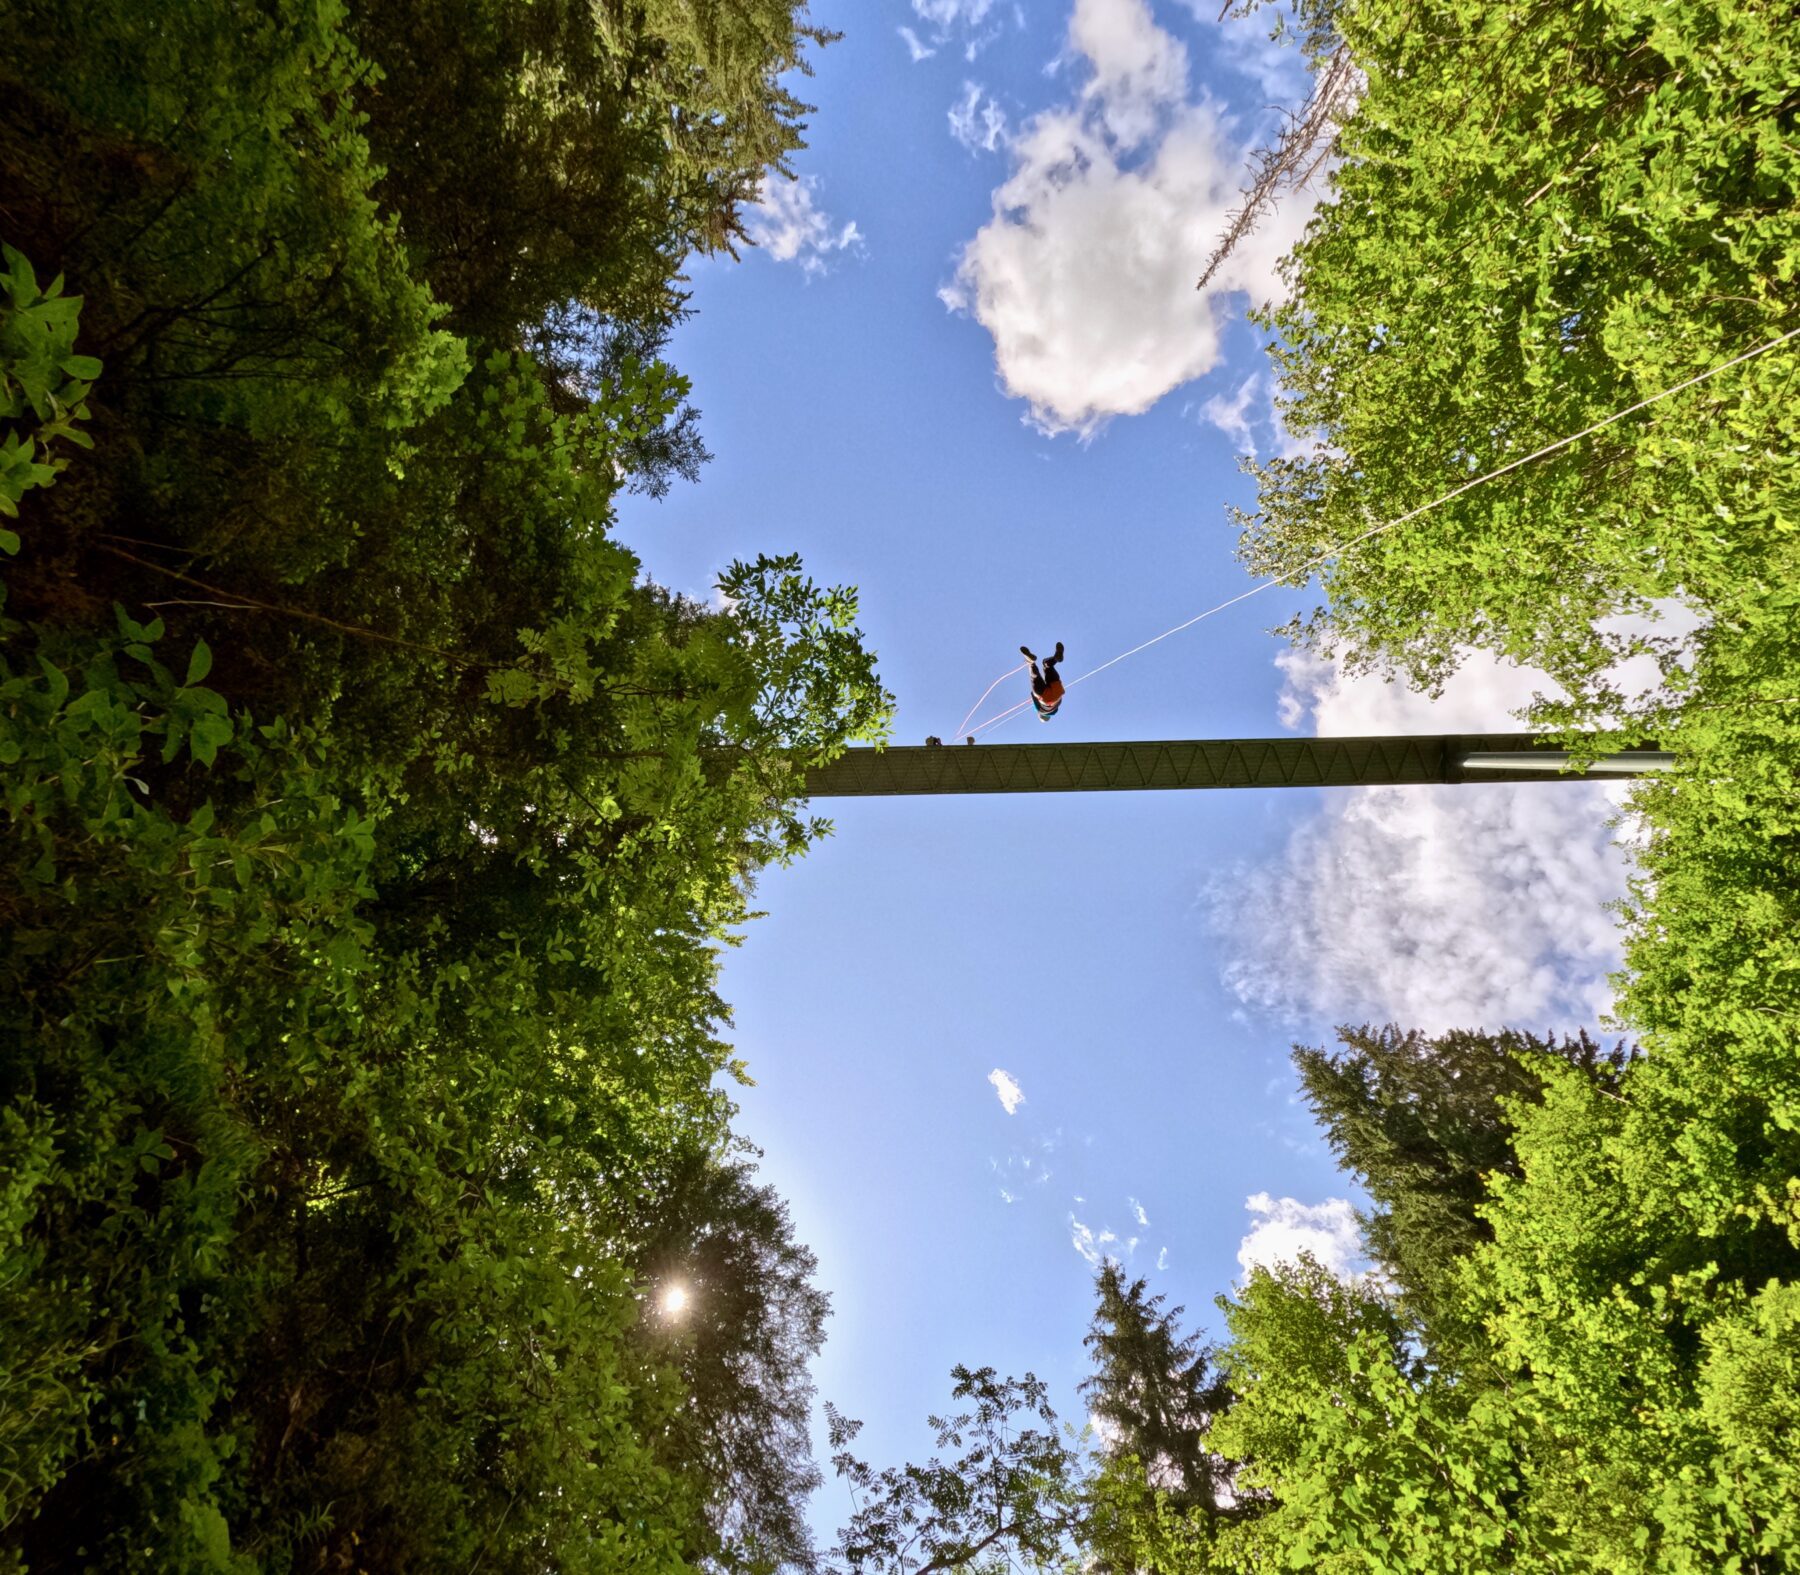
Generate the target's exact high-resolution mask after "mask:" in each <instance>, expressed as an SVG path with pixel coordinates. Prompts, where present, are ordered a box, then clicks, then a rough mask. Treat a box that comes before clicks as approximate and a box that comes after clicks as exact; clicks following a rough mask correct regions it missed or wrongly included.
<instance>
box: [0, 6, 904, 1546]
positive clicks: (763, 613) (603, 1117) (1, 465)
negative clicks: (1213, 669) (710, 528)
mask: <svg viewBox="0 0 1800 1575" xmlns="http://www.w3.org/2000/svg"><path fill="white" fill-rule="evenodd" d="M709 18H710V20H709ZM750 19H754V22H755V25H754V26H752V25H750ZM7 21H8V34H7V37H8V44H7V48H6V49H5V50H0V226H3V227H4V229H5V239H6V240H7V241H8V243H9V246H14V247H16V250H9V251H8V253H7V258H6V261H7V269H6V280H7V283H6V288H5V290H4V295H3V298H0V416H3V418H4V423H5V430H4V432H0V455H3V456H4V457H0V497H3V498H4V499H5V500H6V502H7V503H8V504H9V505H11V506H14V507H16V508H17V509H18V514H17V518H16V520H15V519H14V518H13V517H12V516H11V515H10V514H9V515H8V518H7V528H6V531H5V533H4V534H0V572H3V575H4V578H3V579H0V597H3V598H4V599H3V600H0V768H3V769H0V850H3V857H0V872H3V874H0V920H3V921H4V924H5V928H6V931H7V935H8V944H7V946H6V947H5V948H3V949H0V1000H3V1001H4V1002H5V1003H6V1009H5V1013H4V1017H3V1019H0V1394H3V1395H4V1396H5V1403H4V1405H3V1406H0V1569H5V1570H11V1569H16V1568H24V1567H28V1568H31V1569H33V1570H46V1571H59V1570H76V1569H92V1568H127V1567H129V1568H134V1569H146V1570H167V1571H171V1572H180V1575H190V1572H195V1571H218V1572H231V1575H248V1572H252V1571H265V1570H266V1571H270V1572H275V1571H283V1572H286V1571H310V1570H321V1571H323V1570H334V1569H348V1568H355V1569H361V1570H367V1571H371V1572H380V1571H401V1570H436V1569H457V1570H469V1569H476V1568H483V1567H485V1568H489V1569H506V1570H513V1569H516V1570H549V1569H556V1570H565V1571H580V1570H594V1571H600V1570H607V1571H612V1570H618V1569H621V1568H626V1567H629V1568H633V1569H642V1570H656V1571H660V1572H666V1575H675V1572H678V1571H679V1570H681V1569H683V1568H691V1567H693V1566H694V1565H696V1564H697V1563H700V1562H704V1561H707V1560H715V1561H718V1562H721V1563H734V1564H738V1565H742V1566H744V1567H746V1568H748V1567H758V1568H761V1567H767V1566H769V1565H771V1564H772V1563H775V1562H780V1561H781V1560H783V1559H789V1560H791V1561H798V1560H799V1559H800V1558H801V1557H802V1556H803V1553H804V1546H803V1541H802V1540H800V1537H799V1532H798V1524H799V1523H798V1521H797V1519H796V1518H795V1514H794V1512H793V1511H792V1509H791V1504H788V1503H781V1504H778V1503H777V1499H778V1497H779V1496H780V1495H781V1494H783V1493H786V1492H787V1491H788V1490H789V1489H790V1488H795V1489H798V1488H800V1487H803V1486H804V1485H805V1483H806V1482H808V1481H809V1480H810V1477H809V1475H808V1468H807V1466H806V1464H805V1460H804V1456H803V1454H802V1453H800V1452H799V1434H798V1432H797V1427H796V1422H795V1419H796V1417H797V1416H798V1415H799V1414H800V1411H801V1409H802V1408H803V1407H804V1401H805V1394H806V1390H805V1380H804V1374H803V1368H804V1362H805V1359H806V1357H807V1355H808V1354H809V1353H810V1352H811V1351H812V1350H813V1349H814V1348H815V1347H816V1344H817V1337H818V1321H819V1319H820V1317H822V1314H823V1304H822V1302H821V1301H820V1300H819V1299H818V1298H817V1297H816V1294H815V1293H813V1292H812V1291H811V1290H810V1287H809V1286H808V1284H807V1275H808V1273H809V1272H810V1268H811V1263H810V1259H809V1258H808V1257H807V1256H806V1255H805V1253H804V1250H803V1249H800V1248H798V1247H797V1246H795V1244H793V1242H792V1240H791V1236H790V1234H789V1232H788V1230H787V1226H786V1222H785V1219H783V1218H782V1217H781V1215H780V1212H779V1209H778V1207H777V1206H776V1204H775V1203H774V1201H773V1200H772V1199H770V1198H768V1197H767V1196H766V1195H765V1194H763V1193H761V1192H760V1191H759V1190H758V1189H756V1188H755V1187H754V1186H753V1185H751V1184H750V1183H749V1182H748V1180H747V1179H745V1178H744V1177H743V1175H742V1174H741V1173H740V1172H738V1171H735V1170H734V1169H733V1162H731V1161H728V1160H717V1161H716V1162H715V1163H714V1167H713V1171H708V1170H707V1168H706V1167H705V1166H700V1167H699V1168H698V1169H693V1168H691V1167H692V1164H693V1163H696V1162H694V1160H693V1157H694V1156H698V1155H714V1156H718V1155H723V1154H728V1153H729V1152H730V1150H729V1146H728V1142H729V1140H728V1137H727V1123H728V1121H729V1118H730V1115H731V1113H732V1111H731V1105H730V1101H729V1099H728V1097H727V1096H726V1094H725V1092H724V1091H723V1089H722V1088H721V1087H720V1086H717V1085H716V1080H717V1079H719V1077H720V1074H725V1075H726V1076H727V1077H729V1076H731V1075H742V1070H743V1069H742V1068H741V1066H740V1065H739V1064H738V1063H737V1062H735V1061H734V1060H733V1058H732V1055H731V1052H730V1049H729V1047H728V1046H727V1045H726V1044H725V1042H724V1041H723V1039H722V1037H721V1033H722V1025H723V1023H724V1021H725V1019H726V1017H727V1015H728V1014H727V1011H726V1007H725V1004H724V1003H723V1001H721V1000H720V999H719V997H718V994H717V990H716V980H717V964H718V952H719V949H720V947H721V946H722V945H724V944H726V943H727V941H728V940H729V938H730V935H731V932H732V930H733V928H734V927H735V926H736V925H738V924H739V923H741V922H742V921H743V920H744V919H745V918H746V917H747V916H748V912H749V907H748V893H749V888H750V883H751V881H752V880H753V878H754V875H755V872H756V870H757V869H758V868H759V867H761V866H763V865H765V864H767V863H768V862H770V861H774V860H782V859H787V858H791V857H793V856H795V855H797V854H798V853H799V852H801V851H802V850H803V849H804V848H805V847H806V845H807V844H808V842H809V841H810V840H811V838H812V837H813V836H815V835H816V834H818V833H819V832H820V831H821V830H822V829H823V826H822V823H820V822H817V821H814V820H812V819H810V818H809V817H808V816H807V815H806V814H805V812H804V807H803V805H802V804H801V802H800V801H799V800H798V799H797V797H796V792H795V790H796V785H797V783H798V781H799V776H798V765H797V762H799V761H802V760H808V759H816V758H823V757H828V756H830V755H831V754H832V753H833V752H834V751H836V750H838V749H841V748H842V747H843V746H844V744H845V743H846V742H847V741H848V740H849V739H850V738H851V737H853V736H865V737H875V736H878V735H879V734H880V733H881V731H882V730H883V728H884V726H885V718H886V716H887V713H888V710H889V707H890V701H889V698H888V697H887V696H886V695H885V693H884V692H883V691H882V690H881V688H880V685H879V683H878V682H877V681H876V679H875V675H874V669H873V665H872V661H871V659H870V657H869V655H868V653H867V652H866V651H865V650H864V649H863V646H862V642H861V638H860V635H859V634H858V632H857V630H856V627H855V620H856V610H855V597H854V593H853V592H851V591H849V590H847V589H833V588H828V587H820V586H818V585H815V584H814V583H813V582H811V581H810V580H809V579H807V577H806V575H805V574H804V572H803V570H802V569H801V567H800V565H799V563H798V561H797V560H795V559H792V558H767V557H758V558H753V559H751V560H750V561H747V562H744V563H739V564H733V565H729V566H727V567H726V568H725V569H724V570H723V571H722V572H721V574H720V577H719V588H720V591H721V593H722V595H721V605H720V606H711V605H707V604H702V603H699V602H696V601H694V600H691V599H689V598H686V597H682V596H679V595H676V594H673V593H671V592H669V591H666V590H664V589H662V588H660V587H658V586H655V585H653V584H651V583H648V582H647V581H646V580H645V578H644V576H643V574H642V572H641V568H640V565H639V563H638V561H637V559H636V557H635V556H634V555H633V554H632V553H631V552H630V550H629V549H628V548H627V547H625V546H624V545H622V544H621V543H619V542H618V541H617V540H616V539H614V536H613V526H614V508H613V503H614V498H615V496H616V494H617V493H618V492H619V490H620V489H621V488H623V487H627V486H630V485H633V484H639V485H642V486H644V487H645V488H646V489H647V490H651V491H655V490H657V489H658V488H659V487H661V486H664V485H666V484H667V481H668V479H669V477H670V476H672V475H680V474H687V473H689V472H691V471H692V470H693V469H694V468H695V467H696V466H697V464H698V462H699V460H700V458H701V457H702V456H703V450H702V449H701V448H700V446H699V442H698V437H697V435H696V433H695V432H694V428H693V417H692V412H691V409H690V408H689V407H688V406H687V404H686V398H685V396H686V392H687V388H686V384H685V382H684V380H682V379H681V378H680V377H679V376H678V375H677V374H676V373H675V372H674V371H673V369H671V368H670V367H668V366H667V365H665V364H664V363H662V362H661V361H660V360H659V359H657V357H658V355H659V353H660V350H661V347H662V346H663V344H664V343H665V340H666V334H667V330H668V326H669V324H670V322H671V321H672V319H673V314H674V313H675V312H676V311H677V310H678V309H679V294H678V290H677V288H676V285H677V280H676V270H677V269H678V268H679V266H680V264H681V260H682V258H683V257H684V256H685V255H687V254H688V253H689V252H690V251H691V250H692V249H693V248H694V247H695V246H697V245H714V244H721V241H720V237H729V235H730V234H731V233H732V227H733V225H734V223H735V216H734V215H735V208H734V204H735V203H737V202H738V201H740V200H741V199H742V197H743V195H744V193H746V192H747V191H748V190H749V189H751V187H753V185H754V183H755V181H756V180H757V179H759V178H760V174H761V168H762V161H763V160H764V158H765V157H768V156H779V155H780V153H781V152H783V151H784V150H786V149H788V148H791V147H793V146H795V145H796V143H795V138H796V135H797V115H798V110H799V106H798V105H796V104H795V103H794V102H793V101H792V100H791V99H789V98H787V97H786V96H785V95H783V94H782V93H780V92H779V91H777V90H776V89H775V88H774V86H773V83H774V81H775V77H776V76H777V75H778V74H780V73H781V72H783V71H785V70H787V69H789V68H790V67H792V66H793V65H794V64H795V61H796V59H797V51H798V49H799V47H800V45H801V43H802V42H803V41H804V40H805V39H807V38H810V37H812V36H814V35H813V34H812V33H811V32H810V30H809V29H808V28H807V26H806V24H805V22H804V19H803V15H802V14H801V13H800V12H799V11H798V10H797V9H796V8H794V7H791V6H789V7H781V6H772V5H767V4H760V5H755V6H749V7H725V8H721V9H720V10H719V11H718V12H717V13H716V14H715V13H714V12H713V11H711V10H710V9H709V8H704V7H701V8H694V7H689V6H686V5H680V6H671V7H667V8H659V7H656V6H650V7H647V8H642V9H632V10H629V11H628V12H621V13H618V14H616V15H611V16H609V15H607V14H606V13H605V11H604V8H602V9H601V10H600V11H598V12H597V11H596V10H595V9H593V8H591V7H588V6H585V5H581V6H575V5H560V4H551V5H549V6H539V5H532V4H524V3H516V4H515V3H501V0H494V3H492V4H477V3H469V4H456V3H449V0H446V3H444V4H441V5H439V4H432V3H427V0H421V3H419V4H402V5H398V6H394V7H386V6H373V5H370V6H356V7H350V6H344V5H341V4H337V3H335V0H325V3H322V4H315V3H311V0H306V3H301V0H256V3H239V0H207V3H200V4H193V5H185V6H178V7H142V6H130V5H123V4H118V3H116V0H74V3H71V4H67V5H62V4H58V5H49V4H39V3H35V0H26V3H25V4H23V5H22V6H15V7H13V8H12V10H11V12H10V13H9V15H8V19H7ZM715 65H716V66H717V67H718V68H719V74H716V75H715V74H714V72H713V68H714V66H715ZM771 117H772V118H771ZM771 150H773V152H771ZM21 255H22V256H23V257H25V258H29V259H30V262H31V264H34V265H35V268H36V272H35V275H34V274H33V273H32V271H31V268H30V267H28V266H26V264H25V263H24V262H23V261H21V260H20V258H21ZM59 274H60V275H62V276H63V287H62V289H61V290H60V292H59V290H58V288H57V287H56V285H55V284H54V283H53V282H49V281H52V280H53V279H54V276H56V275H59ZM540 345H541V346H542V347H543V348H544V352H545V353H544V356H543V357H542V358H540V357H539V356H538V355H537V354H535V353H534V347H537V346H540ZM82 436H91V437H92V439H93V443H94V447H93V449H92V451H91V453H87V454H78V453H75V452H74V451H73V449H71V448H70V447H69V445H71V444H78V443H79V440H80V438H81V437H82ZM64 459H69V460H71V461H72V462H71V463H69V464H68V465H67V466H66V467H65V468H62V469H60V470H59V469H58V468H57V466H58V464H59V463H60V462H61V461H62V460H64ZM15 527H16V528H15ZM714 1172H716V1173H714ZM664 1204H666V1205H667V1207H668V1209H669V1226H668V1228H669V1230H670V1231H672V1232H675V1236H672V1237H670V1238H669V1239H668V1242H667V1245H669V1246H671V1247H673V1246H675V1245H681V1246H682V1247H683V1248H684V1250H689V1251H691V1252H692V1253H693V1254H694V1255H695V1256H696V1258H697V1260H698V1261H701V1262H702V1263H710V1264H711V1266H712V1271H713V1272H715V1273H716V1274H717V1275H718V1276H720V1278H721V1283H722V1284H723V1285H725V1286H726V1287H727V1289H728V1290H729V1288H730V1287H731V1286H732V1285H733V1284H734V1283H735V1284H736V1286H737V1288H736V1290H733V1291H730V1295H731V1296H735V1297H736V1301H735V1304H734V1308H733V1310H732V1312H731V1313H730V1317H731V1319H732V1320H733V1321H732V1323H731V1325H730V1326H729V1327H727V1326H725V1325H723V1324H721V1325H720V1326H718V1327H716V1328H714V1329H712V1330H710V1331H709V1332H708V1333H707V1338H706V1339H705V1340H702V1341H699V1342H698V1343H696V1344H695V1345H694V1346H693V1347H692V1348H691V1349H690V1350H687V1351H685V1352H684V1351H683V1350H682V1349H681V1348H679V1347H678V1346H671V1345H668V1344H667V1343H664V1342H660V1341H659V1340H658V1339H657V1338H656V1337H655V1336H654V1331H652V1330H651V1329H650V1328H649V1327H648V1326H647V1325H646V1324H645V1322H644V1321H643V1317H642V1295H643V1290H644V1276H645V1275H646V1274H648V1273H649V1268H648V1265H647V1264H646V1263H645V1262H644V1261H642V1258H641V1255H642V1254H643V1253H645V1252H647V1251H649V1250H650V1248H651V1246H652V1245H653V1244H654V1243H655V1242H656V1241H657V1240H659V1239H661V1238H659V1237H657V1235H656V1231H655V1230H653V1229H652V1228H651V1224H652V1222H655V1221H657V1220H658V1219H659V1217H660V1212H659V1211H660V1210H661V1209H662V1207H663V1206H664ZM709 1211H712V1212H711V1213H710V1214H709ZM684 1233H685V1236H684V1239H683V1240H682V1241H679V1242H678V1241H677V1240H676V1237H682V1236H683V1235H684ZM757 1276H760V1280H758V1281H757V1283H755V1284H754V1285H752V1283H751V1282H752V1281H753V1280H754V1279H756V1277H757ZM688 1384H691V1385H692V1386H693V1389H692V1394H693V1396H694V1397H695V1398H694V1399H693V1400H692V1403H691V1404H690V1402H689V1399H688V1398H687V1397H688V1395H689V1390H688V1389H687V1387H686V1385H688ZM702 1422H704V1425H705V1426H706V1427H708V1428H710V1429H711V1432H710V1433H709V1434H707V1436H705V1437H702V1436H701V1423H702ZM721 1440H724V1442H721ZM759 1448H761V1449H762V1450H764V1451H765V1452H766V1454H767V1458H766V1459H756V1460H754V1461H752V1458H751V1457H752V1456H753V1455H754V1454H755V1453H756V1452H757V1450H758V1449H759Z"/></svg>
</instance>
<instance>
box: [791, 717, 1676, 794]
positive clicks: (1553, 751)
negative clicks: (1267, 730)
mask: <svg viewBox="0 0 1800 1575" xmlns="http://www.w3.org/2000/svg"><path fill="white" fill-rule="evenodd" d="M1521 754H1524V755H1529V756H1540V757H1542V759H1543V762H1544V764H1543V766H1542V767H1541V768H1533V767H1532V766H1530V764H1529V763H1522V762H1519V761H1517V760H1516V759H1514V760H1511V761H1507V760H1502V759H1497V758H1491V759H1489V760H1487V761H1483V759H1482V758H1481V757H1483V756H1488V757H1501V756H1515V757H1516V756H1518V755H1521ZM1472 757H1473V758H1472ZM1634 757H1637V758H1634ZM1565 759H1566V756H1565V755H1564V754H1563V753H1562V749H1561V746H1560V745H1558V744H1555V743H1553V742H1548V741H1545V740H1543V739H1541V738H1539V737H1538V736H1536V735H1533V734H1531V733H1420V734H1407V735H1391V736H1386V737H1378V738H1196V739H1163V740H1152V741H1144V742H1138V743H1113V744H1081V743H1074V744H942V745H924V746H920V745H897V746H892V747H890V748H887V749H879V750H877V749H852V750H850V751H849V752H848V753H846V754H844V755H842V756H841V757H840V758H838V759H837V760H834V761H833V762H832V763H831V764H830V765H828V766H821V767H818V768H816V769H815V770H813V771H811V772H809V773H808V775H807V782H806V791H807V793H808V795H809V796H810V797H813V798H860V797H865V796H870V795H880V794H894V793H1109V792H1111V793H1117V792H1135V791H1144V790H1154V789H1192V788H1252V787H1373V786H1389V785H1401V784H1408V783H1425V782H1554V781H1557V780H1564V781H1567V780H1569V773H1568V772H1567V771H1565V770H1563V769H1562V768H1563V763H1564V761H1565ZM1667 764H1668V757H1667V756H1666V755H1662V754H1659V753H1657V752H1656V751H1655V750H1654V749H1652V748H1644V749H1636V750H1630V751H1626V752H1624V753H1623V754H1621V755H1614V756H1612V757H1611V758H1610V759H1609V760H1608V761H1606V762H1605V771H1606V775H1608V776H1609V777H1611V776H1636V775H1639V774H1641V773H1642V772H1643V771H1646V770H1654V769H1658V768H1660V767H1662V766H1666V765H1667Z"/></svg>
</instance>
